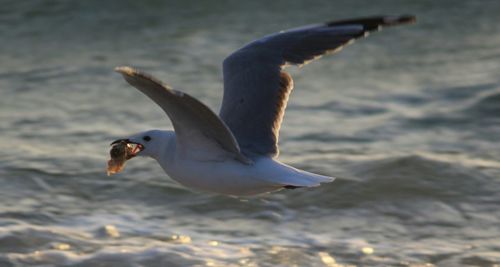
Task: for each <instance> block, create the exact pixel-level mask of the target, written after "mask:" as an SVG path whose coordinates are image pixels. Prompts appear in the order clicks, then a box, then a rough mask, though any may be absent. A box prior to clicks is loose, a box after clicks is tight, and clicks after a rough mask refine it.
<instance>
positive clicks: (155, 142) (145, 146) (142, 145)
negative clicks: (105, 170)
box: [111, 130, 167, 159]
mask: <svg viewBox="0 0 500 267" xmlns="http://www.w3.org/2000/svg"><path fill="white" fill-rule="evenodd" d="M166 138H167V136H166V135H165V131H160V130H149V131H144V132H140V133H136V134H134V135H131V136H129V137H126V138H122V139H118V140H115V141H113V142H112V143H111V145H115V144H118V143H126V144H128V145H131V146H132V153H130V154H129V155H128V157H127V159H131V158H133V157H136V156H144V157H156V156H157V155H158V154H159V152H160V149H161V148H162V147H163V144H164V142H165V139H166Z"/></svg>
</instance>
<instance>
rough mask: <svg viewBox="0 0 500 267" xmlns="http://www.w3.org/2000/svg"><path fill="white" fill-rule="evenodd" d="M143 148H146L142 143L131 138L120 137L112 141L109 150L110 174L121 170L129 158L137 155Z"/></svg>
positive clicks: (108, 170)
mask: <svg viewBox="0 0 500 267" xmlns="http://www.w3.org/2000/svg"><path fill="white" fill-rule="evenodd" d="M142 150H144V146H143V145H142V144H140V143H136V142H132V141H130V140H129V139H118V140H116V141H114V142H112V143H111V150H110V151H109V156H110V157H111V159H110V160H108V168H107V173H108V176H110V175H113V174H115V173H119V172H121V171H122V170H123V168H124V167H125V163H126V162H127V160H129V159H131V158H133V157H135V156H137V154H139V152H141V151H142Z"/></svg>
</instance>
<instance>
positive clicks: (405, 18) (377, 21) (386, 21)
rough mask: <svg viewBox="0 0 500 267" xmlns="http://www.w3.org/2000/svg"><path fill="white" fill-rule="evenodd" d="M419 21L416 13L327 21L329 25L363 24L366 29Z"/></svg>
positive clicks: (370, 29) (371, 29)
mask: <svg viewBox="0 0 500 267" xmlns="http://www.w3.org/2000/svg"><path fill="white" fill-rule="evenodd" d="M416 21H417V18H416V17H415V16H414V15H401V16H373V17H364V18H355V19H347V20H339V21H332V22H329V23H326V25H327V26H328V27H334V26H342V25H362V26H363V28H364V30H365V31H373V30H378V29H379V28H380V27H384V26H396V25H402V24H412V23H415V22H416Z"/></svg>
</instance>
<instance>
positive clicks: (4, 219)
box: [0, 0, 500, 267]
mask: <svg viewBox="0 0 500 267" xmlns="http://www.w3.org/2000/svg"><path fill="white" fill-rule="evenodd" d="M380 14H389V15H398V14H414V15H416V16H417V21H418V23H417V24H416V25H410V26H402V27H396V28H389V29H386V30H384V31H382V32H379V33H375V34H372V35H371V36H369V37H368V38H367V39H363V40H359V41H358V42H356V43H355V44H354V45H352V46H349V47H347V48H346V49H344V50H343V51H342V52H340V53H339V54H336V55H334V56H327V57H323V58H322V59H321V60H319V61H316V62H313V63H312V64H309V65H307V66H305V67H303V68H300V69H298V68H294V67H292V68H289V69H288V71H289V72H290V73H292V75H293V77H294V80H295V90H294V92H293V93H292V96H291V100H290V102H289V106H288V109H287V114H286V116H285V120H284V124H283V126H282V131H281V141H280V145H281V156H280V159H281V160H282V161H283V162H285V163H287V164H290V165H293V166H296V167H298V168H301V169H304V170H307V171H311V172H317V173H322V174H327V175H332V176H337V177H338V179H337V180H336V181H335V182H333V183H331V184H328V185H324V186H321V187H319V188H314V189H305V190H293V191H281V192H278V193H273V194H266V195H262V196H258V197H253V198H244V199H238V198H231V197H226V196H218V195H212V194H207V193H202V192H192V191H190V190H187V189H185V188H183V187H181V186H179V185H178V184H176V183H175V182H173V181H172V180H170V179H169V178H168V177H167V176H166V175H165V174H164V172H163V171H162V170H161V168H160V166H159V165H158V164H157V163H156V162H155V161H154V160H152V159H135V160H132V161H130V162H129V163H128V165H127V167H126V169H125V171H124V172H122V173H121V174H119V175H116V176H113V177H107V176H106V173H105V167H106V160H107V157H108V149H109V143H110V142H111V141H113V140H115V139H117V138H120V137H123V136H126V135H129V134H131V133H134V132H137V131H142V130H146V129H152V128H160V129H171V128H172V127H171V124H170V122H169V121H168V119H167V117H166V116H165V115H164V114H163V113H162V111H161V109H160V108H159V107H157V106H156V105H155V104H154V103H153V102H151V101H150V100H149V99H147V98H146V97H145V96H143V95H142V94H140V93H139V92H138V91H136V90H135V89H134V88H132V87H131V86H129V85H127V84H126V83H125V82H124V81H123V79H122V78H121V77H120V76H119V75H118V74H116V73H114V72H113V68H114V67H115V66H118V65H131V66H134V67H137V68H139V69H142V70H145V71H148V72H150V73H152V74H154V75H155V76H157V77H158V78H160V79H161V80H163V81H165V82H166V83H168V84H170V85H171V86H172V87H173V88H176V89H178V90H182V91H185V92H188V93H189V94H191V95H193V96H195V97H197V98H198V99H200V100H201V101H203V102H204V103H206V104H207V105H209V106H210V107H211V108H213V109H214V110H218V109H219V105H220V102H221V97H222V70H221V63H222V60H223V59H224V58H225V57H226V56H227V55H229V54H230V53H231V52H232V51H234V50H236V49H237V48H239V47H241V46H243V45H244V44H245V43H247V42H250V41H252V40H254V39H256V38H259V37H261V36H263V35H266V34H269V33H272V32H277V31H280V30H285V29H287V28H292V27H297V26H301V25H304V24H311V23H319V22H324V21H330V20H336V19H345V18H351V17H359V16H369V15H380ZM499 14H500V2H499V1H496V0H491V1H488V0H483V1H476V0H468V1H455V0H453V1H452V0H443V1H431V0H428V1H427V0H420V1H396V0H382V1H377V2H376V3H375V2H374V1H368V0H349V1H348V0H343V1H331V0H328V1H326V0H325V1H298V0H292V1H264V0H262V1H261V0H259V1H228V0H226V1H190V0H188V1H186V0H183V1H5V0H4V1H1V5H0V36H1V42H0V62H1V64H0V96H1V97H0V132H1V139H2V140H1V141H0V204H1V205H0V266H2V267H3V266H498V264H500V252H499V251H500V227H499V224H498V222H499V220H500V209H499V204H500V194H499V193H498V192H499V191H500V178H499V176H500V160H499V159H500V142H499V140H500V118H499V114H500V77H499V74H500V27H499V26H498V25H499V22H500V21H499V17H498V15H499ZM495 264H496V265H495Z"/></svg>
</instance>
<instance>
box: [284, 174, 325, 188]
mask: <svg viewBox="0 0 500 267" xmlns="http://www.w3.org/2000/svg"><path fill="white" fill-rule="evenodd" d="M296 170H297V172H296V173H295V175H293V176H292V177H289V179H288V180H289V181H288V182H287V184H286V185H285V188H286V187H289V188H293V187H315V186H319V185H321V184H322V183H330V182H333V180H335V178H334V177H330V176H324V175H320V174H315V173H312V172H306V171H304V170H298V169H296Z"/></svg>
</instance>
